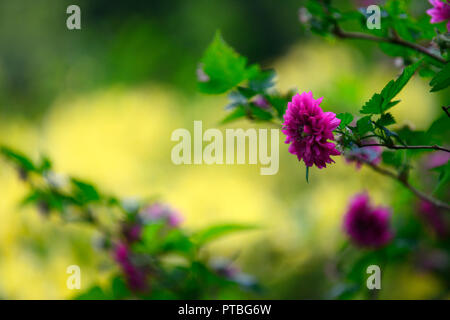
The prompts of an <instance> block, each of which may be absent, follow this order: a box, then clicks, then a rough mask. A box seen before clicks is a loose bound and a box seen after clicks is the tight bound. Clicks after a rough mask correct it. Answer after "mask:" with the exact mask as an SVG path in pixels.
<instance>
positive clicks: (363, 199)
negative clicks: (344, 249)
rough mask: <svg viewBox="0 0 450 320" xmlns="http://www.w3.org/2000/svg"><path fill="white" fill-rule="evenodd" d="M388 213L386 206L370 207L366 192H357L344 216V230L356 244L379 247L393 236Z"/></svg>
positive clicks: (389, 213)
mask: <svg viewBox="0 0 450 320" xmlns="http://www.w3.org/2000/svg"><path fill="white" fill-rule="evenodd" d="M390 215H391V212H390V210H389V209H387V208H382V207H377V208H373V207H371V205H370V200H369V196H368V195H367V194H366V193H362V194H358V195H356V196H355V197H354V198H353V199H352V200H351V202H350V206H349V208H348V211H347V213H346V215H345V216H344V231H345V232H346V233H347V234H348V236H349V237H350V239H351V240H352V241H353V242H354V243H355V244H357V245H358V246H361V247H370V248H379V247H381V246H384V245H386V244H387V243H388V242H389V241H391V239H392V238H393V233H392V231H391V229H390Z"/></svg>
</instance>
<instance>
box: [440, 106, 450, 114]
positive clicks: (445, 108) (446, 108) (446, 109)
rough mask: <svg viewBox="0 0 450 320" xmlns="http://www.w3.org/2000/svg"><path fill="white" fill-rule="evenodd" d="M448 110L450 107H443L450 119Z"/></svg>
mask: <svg viewBox="0 0 450 320" xmlns="http://www.w3.org/2000/svg"><path fill="white" fill-rule="evenodd" d="M448 109H450V106H447V107H446V106H443V107H442V110H444V112H445V113H446V114H447V116H449V117H450V113H449V111H448Z"/></svg>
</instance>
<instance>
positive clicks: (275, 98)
mask: <svg viewBox="0 0 450 320" xmlns="http://www.w3.org/2000/svg"><path fill="white" fill-rule="evenodd" d="M266 98H267V100H268V101H269V103H270V104H271V105H272V106H273V108H274V109H275V110H276V112H277V116H278V118H279V119H283V115H284V113H285V112H286V108H287V104H288V100H287V99H286V98H284V97H282V96H279V95H268V96H267V97H266Z"/></svg>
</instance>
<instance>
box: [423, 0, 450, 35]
mask: <svg viewBox="0 0 450 320" xmlns="http://www.w3.org/2000/svg"><path fill="white" fill-rule="evenodd" d="M429 1H430V3H431V5H432V6H433V8H432V9H428V10H427V13H428V15H429V16H431V21H430V23H440V22H443V21H447V31H448V32H450V21H449V20H450V4H449V3H448V1H446V2H442V1H440V0H429Z"/></svg>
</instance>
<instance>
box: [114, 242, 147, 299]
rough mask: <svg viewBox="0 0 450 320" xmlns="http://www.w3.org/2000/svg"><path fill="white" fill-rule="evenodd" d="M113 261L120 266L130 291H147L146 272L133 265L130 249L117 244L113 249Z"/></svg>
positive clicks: (124, 245)
mask: <svg viewBox="0 0 450 320" xmlns="http://www.w3.org/2000/svg"><path fill="white" fill-rule="evenodd" d="M114 259H115V260H116V262H117V263H118V264H119V265H120V267H121V269H122V272H123V273H124V275H125V278H126V280H127V283H128V286H129V287H130V289H131V290H133V291H141V292H142V291H146V290H147V289H148V285H147V275H146V272H145V270H143V269H142V268H139V267H137V266H136V265H134V264H133V262H132V259H131V253H130V249H129V248H128V246H127V245H126V244H124V243H119V244H117V246H116V247H115V248H114Z"/></svg>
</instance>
